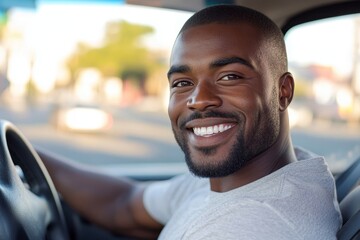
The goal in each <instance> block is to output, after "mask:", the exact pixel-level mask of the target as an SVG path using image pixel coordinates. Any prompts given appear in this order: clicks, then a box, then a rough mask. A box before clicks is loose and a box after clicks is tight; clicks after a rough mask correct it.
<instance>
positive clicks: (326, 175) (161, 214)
mask: <svg viewBox="0 0 360 240" xmlns="http://www.w3.org/2000/svg"><path fill="white" fill-rule="evenodd" d="M295 152H296V156H297V159H298V160H299V161H297V162H294V163H291V164H288V165H286V166H285V167H283V168H281V169H279V170H277V171H276V172H273V173H271V174H269V175H267V176H265V177H263V178H261V179H259V180H257V181H255V182H252V183H250V184H247V185H245V186H242V187H240V188H237V189H234V190H231V191H228V192H225V193H217V192H212V191H211V190H210V185H209V180H208V179H205V178H197V177H194V176H193V175H191V174H190V173H189V174H184V175H181V176H178V177H175V178H173V179H171V180H168V181H163V182H156V183H153V184H151V185H149V187H148V188H147V189H146V190H145V194H144V204H145V208H146V209H147V211H148V212H149V214H150V215H151V216H152V217H153V218H154V219H156V220H157V221H159V222H160V223H162V224H164V225H165V227H164V229H163V230H162V232H161V234H160V237H159V239H169V240H177V239H193V240H201V239H204V240H212V239H213V240H219V239H221V240H225V239H226V240H231V239H246V240H255V239H261V240H263V239H276V240H282V239H283V240H289V239H291V240H296V239H302V240H310V239H316V240H321V239H324V240H331V239H336V233H337V231H338V230H339V228H340V226H341V223H342V219H341V215H340V210H339V206H338V203H337V200H336V192H335V183H334V178H333V176H332V174H331V173H330V171H329V169H328V166H327V165H326V163H325V161H324V159H323V158H322V157H319V156H316V155H313V154H312V153H309V152H306V151H304V150H300V149H295Z"/></svg>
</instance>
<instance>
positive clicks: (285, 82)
mask: <svg viewBox="0 0 360 240" xmlns="http://www.w3.org/2000/svg"><path fill="white" fill-rule="evenodd" d="M279 85H280V86H279V107H280V111H285V110H286V108H287V107H288V106H289V104H290V103H291V101H292V99H293V96H294V87H295V83H294V78H293V76H292V74H291V73H289V72H287V73H285V74H283V75H282V76H281V78H280V81H279Z"/></svg>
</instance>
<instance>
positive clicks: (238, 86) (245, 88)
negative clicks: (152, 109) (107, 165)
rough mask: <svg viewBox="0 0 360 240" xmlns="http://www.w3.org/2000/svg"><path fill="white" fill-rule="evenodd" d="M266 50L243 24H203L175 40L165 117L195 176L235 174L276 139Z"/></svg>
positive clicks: (274, 103)
mask: <svg viewBox="0 0 360 240" xmlns="http://www.w3.org/2000/svg"><path fill="white" fill-rule="evenodd" d="M267 51H269V50H267V48H266V47H265V46H264V45H263V39H262V35H261V34H260V33H259V32H258V31H257V30H256V28H254V27H252V26H251V25H248V24H245V23H244V24H226V25H224V24H206V25H200V26H196V27H192V28H190V29H188V30H186V31H184V32H182V33H181V34H180V35H179V36H178V38H177V40H176V42H175V44H174V47H173V51H172V55H171V61H170V63H171V67H170V70H169V83H170V104H169V109H168V112H169V117H170V120H171V124H172V129H173V132H174V135H175V138H176V140H177V142H178V144H179V145H180V147H181V149H182V150H183V151H184V153H185V158H186V162H187V164H188V166H189V168H190V170H191V171H192V172H193V173H194V174H195V175H198V176H202V177H223V176H227V175H230V174H233V173H235V172H236V171H237V170H239V169H240V168H241V166H243V165H244V164H245V163H246V162H248V161H249V160H251V159H252V158H254V157H256V156H257V155H258V154H260V153H261V152H263V151H264V150H266V149H268V148H269V147H270V146H271V145H272V144H273V143H274V142H275V140H276V138H277V136H278V134H279V125H280V123H279V121H280V120H279V110H278V109H279V107H278V90H277V89H278V88H277V81H276V80H275V79H273V77H272V76H271V74H270V73H271V71H270V70H271V69H269V66H270V65H269V63H268V62H267V59H269V58H268V57H267V54H268V53H267Z"/></svg>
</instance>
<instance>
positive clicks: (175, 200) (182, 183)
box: [143, 173, 210, 225]
mask: <svg viewBox="0 0 360 240" xmlns="http://www.w3.org/2000/svg"><path fill="white" fill-rule="evenodd" d="M203 188H209V189H210V186H209V182H208V179H203V178H198V177H195V176H193V175H191V174H190V173H186V174H183V175H179V176H176V177H174V178H172V179H169V180H165V181H159V182H154V183H151V184H150V185H149V186H147V188H146V189H145V192H144V197H143V202H144V206H145V209H146V210H147V211H148V213H149V214H150V216H152V217H153V218H154V219H155V220H157V221H158V222H159V223H161V224H164V225H165V224H166V223H167V222H168V221H169V219H170V218H171V216H172V215H173V214H174V212H175V211H176V209H178V208H179V207H180V205H181V204H182V203H183V202H185V201H186V199H187V198H189V197H190V196H191V194H193V193H194V192H195V191H196V190H198V189H203Z"/></svg>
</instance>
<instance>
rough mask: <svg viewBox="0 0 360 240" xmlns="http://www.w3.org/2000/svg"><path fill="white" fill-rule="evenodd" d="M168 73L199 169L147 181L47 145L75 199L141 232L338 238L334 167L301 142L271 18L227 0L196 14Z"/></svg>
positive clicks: (184, 143) (172, 112)
mask: <svg viewBox="0 0 360 240" xmlns="http://www.w3.org/2000/svg"><path fill="white" fill-rule="evenodd" d="M168 79H169V85H170V104H169V110H168V112H169V117H170V120H171V124H172V129H173V132H174V136H175V138H176V140H177V142H178V144H179V146H180V147H181V149H182V150H183V152H184V154H185V159H186V162H187V164H188V166H189V169H190V172H191V173H189V174H185V175H182V176H178V177H175V178H173V179H170V180H168V181H162V182H154V183H151V184H149V185H147V186H143V185H140V184H138V183H135V182H133V181H128V180H126V179H118V178H111V177H109V176H104V175H101V174H99V173H96V172H95V171H92V170H89V169H85V168H84V167H82V166H75V165H74V164H71V163H68V162H65V161H61V160H57V159H56V158H55V157H52V156H50V155H48V154H45V153H42V152H40V155H41V157H42V159H43V160H44V162H45V164H46V166H47V168H48V170H49V172H50V174H51V176H52V177H53V180H54V183H55V186H56V187H57V189H58V191H59V192H60V193H61V194H62V196H63V198H64V200H65V201H67V202H68V203H69V204H70V205H71V206H72V207H73V208H74V209H76V210H77V211H79V212H80V213H81V214H82V215H84V216H85V217H86V218H88V219H89V220H91V221H93V222H94V223H97V224H99V225H101V226H104V227H106V228H108V229H111V230H113V231H114V232H119V233H123V234H127V235H131V236H137V237H141V238H157V237H158V234H159V232H161V233H160V235H159V238H160V239H171V240H174V239H194V240H198V239H207V240H208V239H277V240H278V239H284V240H285V239H286V240H288V239H324V240H325V239H326V240H329V239H336V232H337V230H338V229H339V228H340V225H341V217H340V213H339V207H338V204H337V201H336V194H335V188H334V179H333V177H332V175H331V173H330V172H329V170H328V167H327V165H326V163H325V161H324V159H323V158H322V157H319V156H316V155H315V154H312V153H309V152H307V151H305V150H302V149H299V148H294V147H293V146H292V143H291V139H290V132H289V123H288V114H287V107H288V105H289V104H290V102H291V100H292V97H293V92H294V80H293V77H292V75H291V74H290V73H289V72H288V70H287V57H286V50H285V44H284V40H283V35H282V33H281V31H280V30H279V29H278V28H277V26H276V25H275V24H274V23H273V22H272V21H271V20H269V19H268V18H267V17H265V16H264V15H262V14H260V13H258V12H256V11H253V10H250V9H247V8H243V7H239V6H229V5H222V6H214V7H210V8H207V9H204V10H202V11H200V12H198V13H196V14H194V15H193V16H192V17H191V18H190V19H189V20H188V21H187V22H186V23H185V25H184V26H183V28H182V29H181V30H180V33H179V35H178V37H177V39H176V41H175V43H174V47H173V50H172V54H171V61H170V69H169V72H168ZM75 179H76V181H75Z"/></svg>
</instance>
